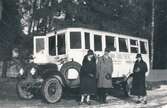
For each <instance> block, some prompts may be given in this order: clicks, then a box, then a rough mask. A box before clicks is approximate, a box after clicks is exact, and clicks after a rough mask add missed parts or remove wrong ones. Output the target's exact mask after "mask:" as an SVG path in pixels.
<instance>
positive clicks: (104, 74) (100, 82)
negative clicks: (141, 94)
mask: <svg viewBox="0 0 167 108" xmlns="http://www.w3.org/2000/svg"><path fill="white" fill-rule="evenodd" d="M109 52H110V51H109V49H108V48H105V52H104V55H103V56H102V57H99V59H98V62H97V74H96V77H97V87H98V95H99V98H100V102H101V103H106V96H107V93H108V92H109V90H110V89H111V88H112V72H113V61H112V58H111V57H110V56H109Z"/></svg>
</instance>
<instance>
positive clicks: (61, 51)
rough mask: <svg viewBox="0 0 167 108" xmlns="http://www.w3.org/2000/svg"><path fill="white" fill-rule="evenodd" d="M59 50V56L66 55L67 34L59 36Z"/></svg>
mask: <svg viewBox="0 0 167 108" xmlns="http://www.w3.org/2000/svg"><path fill="white" fill-rule="evenodd" d="M57 47H58V48H57V49H58V54H65V53H66V47H65V34H58V35H57Z"/></svg>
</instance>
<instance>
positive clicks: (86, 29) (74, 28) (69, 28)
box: [57, 27, 148, 41]
mask: <svg viewBox="0 0 167 108" xmlns="http://www.w3.org/2000/svg"><path fill="white" fill-rule="evenodd" d="M67 30H69V31H70V30H73V31H74V30H78V31H79V30H84V31H94V32H98V33H102V34H111V35H117V36H118V35H119V37H126V38H127V37H128V38H131V39H140V40H145V41H148V39H146V38H141V37H134V36H131V35H125V34H120V33H113V32H108V31H103V30H95V29H89V28H84V27H68V28H63V29H60V30H57V32H59V31H67Z"/></svg>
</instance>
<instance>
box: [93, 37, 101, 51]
mask: <svg viewBox="0 0 167 108" xmlns="http://www.w3.org/2000/svg"><path fill="white" fill-rule="evenodd" d="M94 50H95V51H102V38H101V36H100V35H94Z"/></svg>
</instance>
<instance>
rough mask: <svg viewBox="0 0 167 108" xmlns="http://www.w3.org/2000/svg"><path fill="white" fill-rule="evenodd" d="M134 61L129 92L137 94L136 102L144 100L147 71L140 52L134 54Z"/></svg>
mask: <svg viewBox="0 0 167 108" xmlns="http://www.w3.org/2000/svg"><path fill="white" fill-rule="evenodd" d="M136 59H137V60H136V62H135V64H134V68H133V81H132V91H131V94H132V95H135V96H137V101H136V103H141V102H143V103H144V104H146V103H147V101H146V87H145V73H146V72H147V70H148V69H147V64H146V63H145V62H144V61H143V59H142V56H141V54H137V55H136Z"/></svg>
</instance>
